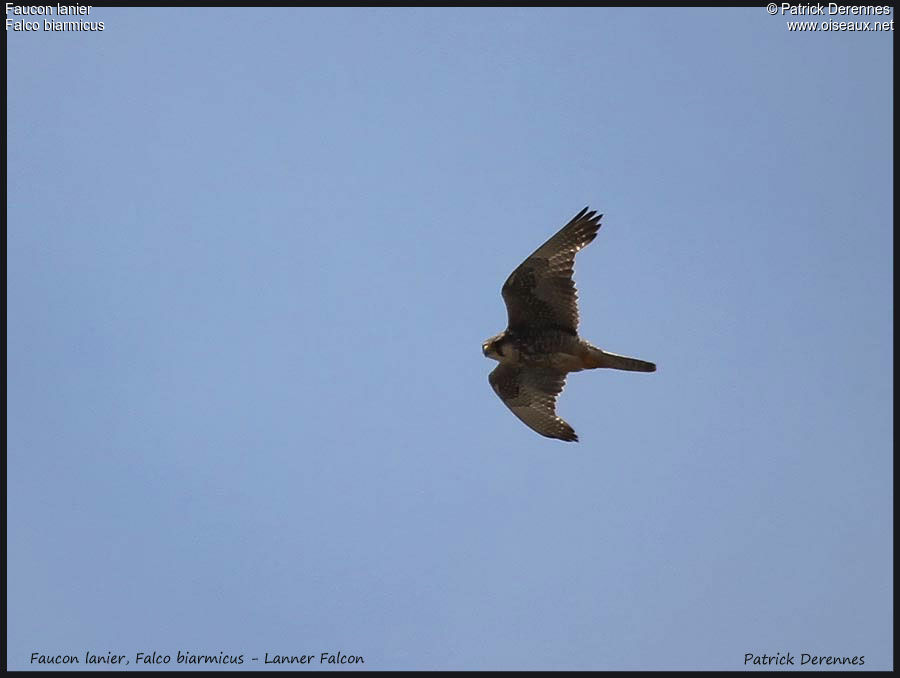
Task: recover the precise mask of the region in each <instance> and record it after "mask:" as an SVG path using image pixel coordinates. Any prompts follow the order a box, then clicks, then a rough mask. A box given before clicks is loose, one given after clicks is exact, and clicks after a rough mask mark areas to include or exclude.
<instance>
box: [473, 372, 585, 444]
mask: <svg viewBox="0 0 900 678" xmlns="http://www.w3.org/2000/svg"><path fill="white" fill-rule="evenodd" d="M488 381H490V382H491V386H492V387H493V388H494V391H495V392H496V394H497V395H498V396H500V400H502V401H503V402H504V404H505V405H506V406H507V407H508V408H509V409H510V410H512V413H513V414H514V415H516V416H517V417H518V418H519V419H521V420H522V421H524V422H525V424H526V425H527V426H528V427H529V428H532V429H534V430H535V431H537V432H538V433H540V434H541V435H542V436H547V437H548V438H559V439H560V440H565V441H568V442H577V441H578V436H577V435H575V431H574V430H572V427H571V426H569V425H568V424H567V423H566V422H564V421H563V420H562V419H560V418H559V417H557V416H556V397H557V396H558V395H559V394H560V392H561V391H562V390H563V387H564V386H565V385H566V373H565V372H562V371H560V370H554V369H550V368H547V367H514V366H512V365H504V364H500V365H499V366H497V368H496V369H494V371H493V372H491V374H490V376H489V377H488Z"/></svg>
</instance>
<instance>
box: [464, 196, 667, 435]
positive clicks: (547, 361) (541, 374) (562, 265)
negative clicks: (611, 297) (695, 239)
mask: <svg viewBox="0 0 900 678" xmlns="http://www.w3.org/2000/svg"><path fill="white" fill-rule="evenodd" d="M602 216H603V215H602V214H597V213H596V212H594V211H590V212H589V211H588V208H587V207H585V208H584V209H583V210H581V211H580V212H579V213H578V214H576V215H575V217H574V218H573V219H572V221H570V222H569V223H568V224H566V225H565V226H563V227H562V229H560V231H559V233H557V234H556V235H554V236H553V237H552V238H550V239H549V240H548V241H547V242H545V243H544V244H543V245H541V246H540V247H538V248H537V250H535V252H534V254H532V255H531V256H530V257H528V258H527V259H526V260H525V261H523V262H522V263H521V264H520V265H519V267H518V268H517V269H516V270H515V271H513V272H512V273H511V274H510V276H509V278H507V280H506V282H505V283H504V284H503V290H502V294H503V301H504V302H506V310H507V313H508V315H509V323H508V326H507V328H506V330H504V331H503V332H501V333H500V334H498V335H497V336H495V337H491V338H490V339H488V340H487V341H485V342H484V344H482V346H481V350H482V351H483V352H484V355H486V356H487V357H488V358H493V359H494V360H497V361H499V362H500V364H499V365H498V366H497V368H496V369H495V370H494V371H493V372H491V375H490V377H489V378H488V380H489V381H490V382H491V386H493V387H494V391H495V392H496V393H497V395H498V396H500V400H502V401H503V402H504V404H505V405H506V406H507V407H508V408H509V409H510V410H512V413H513V414H514V415H516V416H517V417H518V418H519V419H521V420H522V421H524V422H525V424H526V425H527V426H529V427H530V428H532V429H534V430H535V431H537V432H538V433H540V434H541V435H542V436H547V437H548V438H559V439H560V440H565V441H570V442H571V441H576V442H577V440H578V436H577V435H575V431H574V430H573V429H572V427H571V426H569V425H568V424H567V423H566V422H565V421H563V420H562V419H560V418H559V417H558V416H556V397H557V396H558V395H559V394H560V392H561V391H562V390H563V387H564V386H565V385H566V375H567V374H568V373H569V372H579V371H581V370H591V369H595V368H598V367H609V368H612V369H616V370H629V371H632V372H655V371H656V365H654V364H653V363H648V362H645V361H643V360H638V359H637V358H626V357H625V356H621V355H616V354H615V353H607V352H606V351H603V350H601V349H599V348H597V347H596V346H591V344H589V343H588V342H587V341H585V340H584V339H581V338H580V337H579V336H578V294H577V292H576V291H575V282H574V281H573V280H572V274H573V272H574V269H573V266H574V264H575V254H576V253H577V252H578V251H579V250H580V249H581V248H582V247H585V246H586V245H587V244H588V243H590V242H591V241H592V240H593V239H594V238H595V237H597V230H598V229H599V228H600V218H601V217H602Z"/></svg>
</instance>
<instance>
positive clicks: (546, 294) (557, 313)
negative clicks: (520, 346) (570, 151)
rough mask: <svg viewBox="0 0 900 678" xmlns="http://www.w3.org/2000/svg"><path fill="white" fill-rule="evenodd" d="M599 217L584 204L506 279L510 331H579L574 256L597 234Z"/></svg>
mask: <svg viewBox="0 0 900 678" xmlns="http://www.w3.org/2000/svg"><path fill="white" fill-rule="evenodd" d="M602 216H603V215H602V214H597V213H596V212H595V211H593V210H592V211H588V208H587V207H585V208H584V209H583V210H581V211H580V212H579V213H578V214H576V215H575V217H574V218H573V219H572V221H570V222H569V223H568V224H566V225H565V226H563V227H562V228H561V229H560V230H559V232H558V233H557V234H556V235H554V236H553V237H552V238H550V239H549V240H548V241H547V242H545V243H544V244H543V245H541V246H540V247H538V248H537V249H536V250H535V251H534V254H532V255H531V256H530V257H528V258H527V259H526V260H525V261H523V262H522V263H521V264H519V267H518V268H517V269H516V270H515V271H513V272H512V273H511V274H510V276H509V278H507V279H506V282H505V283H504V284H503V290H502V294H503V301H504V302H506V310H507V312H508V314H509V328H510V329H511V330H513V331H515V330H520V331H529V330H530V331H534V330H541V329H551V328H552V329H557V330H562V331H565V332H570V333H572V334H575V333H576V332H577V331H578V294H577V292H576V291H575V281H574V280H573V279H572V274H573V272H574V270H573V267H574V265H575V255H576V254H577V253H578V250H580V249H581V248H583V247H584V246H585V245H587V244H588V243H589V242H591V241H592V240H593V239H594V238H595V237H597V231H598V230H599V228H600V218H601V217H602Z"/></svg>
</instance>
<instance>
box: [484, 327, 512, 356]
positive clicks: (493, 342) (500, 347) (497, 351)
mask: <svg viewBox="0 0 900 678" xmlns="http://www.w3.org/2000/svg"><path fill="white" fill-rule="evenodd" d="M505 344H506V332H501V333H500V334H498V335H496V336H493V337H491V338H490V339H487V340H485V342H484V343H483V344H482V345H481V352H482V353H484V355H485V357H486V358H493V359H494V360H499V361H502V360H503V359H504V358H505V357H506V355H507V354H506V353H505V352H504V347H505Z"/></svg>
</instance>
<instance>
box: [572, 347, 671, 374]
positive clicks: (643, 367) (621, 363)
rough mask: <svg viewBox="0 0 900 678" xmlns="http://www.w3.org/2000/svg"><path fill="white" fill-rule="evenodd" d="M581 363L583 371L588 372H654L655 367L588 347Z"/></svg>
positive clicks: (641, 361) (651, 364)
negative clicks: (605, 370)
mask: <svg viewBox="0 0 900 678" xmlns="http://www.w3.org/2000/svg"><path fill="white" fill-rule="evenodd" d="M583 362H584V367H585V369H588V370H592V369H596V368H598V367H608V368H611V369H614V370H628V371H629V372H656V365H654V364H653V363H648V362H647V361H646V360H638V359H637V358H628V357H626V356H624V355H616V354H615V353H608V352H607V351H604V350H602V349H599V348H597V347H596V346H590V345H588V347H587V351H586V352H585V355H584V358H583Z"/></svg>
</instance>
